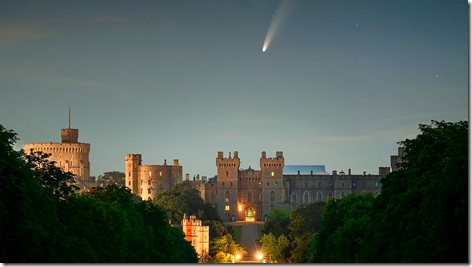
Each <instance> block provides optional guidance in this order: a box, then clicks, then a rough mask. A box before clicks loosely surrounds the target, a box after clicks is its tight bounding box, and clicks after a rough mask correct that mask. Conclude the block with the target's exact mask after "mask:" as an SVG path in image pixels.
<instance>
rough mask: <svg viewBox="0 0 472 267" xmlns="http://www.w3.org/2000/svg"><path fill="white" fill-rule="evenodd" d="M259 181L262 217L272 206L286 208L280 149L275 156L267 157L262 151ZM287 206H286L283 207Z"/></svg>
mask: <svg viewBox="0 0 472 267" xmlns="http://www.w3.org/2000/svg"><path fill="white" fill-rule="evenodd" d="M260 165H261V182H262V214H261V215H262V219H263V220H265V219H266V216H267V217H268V216H269V214H270V213H271V212H272V211H273V210H274V208H281V209H286V210H287V209H288V208H289V207H288V203H287V201H286V200H287V196H286V192H285V191H286V190H285V188H284V173H283V169H284V165H285V160H284V156H283V152H282V151H277V152H276V157H275V158H267V156H266V152H265V151H262V155H261V159H260ZM285 206H287V207H285Z"/></svg>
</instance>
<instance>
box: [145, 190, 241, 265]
mask: <svg viewBox="0 0 472 267" xmlns="http://www.w3.org/2000/svg"><path fill="white" fill-rule="evenodd" d="M153 203H154V204H156V205H157V206H159V207H161V208H162V210H163V211H164V212H165V214H166V215H167V219H168V220H171V221H172V223H173V224H181V223H182V217H183V214H187V216H189V215H196V217H197V219H199V220H201V221H202V225H206V226H209V231H210V233H209V235H210V242H209V243H210V244H209V250H210V251H209V253H208V255H200V257H201V259H200V262H202V263H210V262H213V263H226V262H231V260H235V257H236V255H237V254H240V255H245V254H246V251H245V250H244V249H243V248H242V247H240V246H239V244H237V243H236V241H235V236H234V231H233V228H232V227H231V226H228V225H224V224H223V221H222V220H221V218H220V216H219V215H218V211H217V210H216V208H215V207H213V206H212V205H211V204H210V203H205V202H204V200H203V199H202V197H201V195H200V192H199V191H198V190H196V189H194V188H193V187H192V185H191V184H190V183H189V182H182V183H178V184H177V185H176V186H174V187H173V188H171V189H170V190H164V191H163V192H162V193H160V194H158V195H157V196H156V197H155V198H154V199H153Z"/></svg>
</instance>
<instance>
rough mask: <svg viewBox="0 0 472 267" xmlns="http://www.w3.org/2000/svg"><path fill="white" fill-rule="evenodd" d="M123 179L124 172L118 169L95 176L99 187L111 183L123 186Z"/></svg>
mask: <svg viewBox="0 0 472 267" xmlns="http://www.w3.org/2000/svg"><path fill="white" fill-rule="evenodd" d="M125 181H126V179H125V173H124V172H118V171H111V172H105V173H103V175H99V176H98V177H97V184H98V186H100V187H107V186H108V185H112V184H115V185H118V186H125Z"/></svg>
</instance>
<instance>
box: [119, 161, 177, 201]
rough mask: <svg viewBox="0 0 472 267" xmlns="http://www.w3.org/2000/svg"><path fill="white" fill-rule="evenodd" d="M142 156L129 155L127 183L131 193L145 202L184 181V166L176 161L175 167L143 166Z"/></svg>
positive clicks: (126, 168)
mask: <svg viewBox="0 0 472 267" xmlns="http://www.w3.org/2000/svg"><path fill="white" fill-rule="evenodd" d="M141 162H142V160H141V154H127V155H126V159H125V164H126V167H125V179H126V181H125V183H126V186H127V187H128V188H129V189H131V192H133V193H134V194H136V195H138V196H140V197H141V198H142V199H143V200H151V199H153V198H154V197H156V196H157V194H159V193H161V192H162V191H164V190H168V189H171V188H172V187H174V186H175V185H176V184H177V183H178V182H181V181H182V166H179V160H178V159H174V164H173V165H167V160H164V165H141Z"/></svg>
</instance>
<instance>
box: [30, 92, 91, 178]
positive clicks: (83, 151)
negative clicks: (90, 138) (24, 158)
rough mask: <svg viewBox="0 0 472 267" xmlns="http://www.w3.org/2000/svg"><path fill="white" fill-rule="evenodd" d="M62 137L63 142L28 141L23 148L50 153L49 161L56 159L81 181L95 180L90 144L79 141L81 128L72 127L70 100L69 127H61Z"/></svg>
mask: <svg viewBox="0 0 472 267" xmlns="http://www.w3.org/2000/svg"><path fill="white" fill-rule="evenodd" d="M69 101H70V100H69ZM61 139H62V142H61V143H53V142H49V143H27V144H25V145H24V146H23V149H24V151H25V152H26V153H30V151H31V150H33V151H42V152H44V153H50V154H51V156H50V157H49V161H55V162H56V166H58V167H60V168H62V169H63V170H64V171H66V172H67V171H68V172H71V173H73V174H75V175H76V178H78V179H76V180H78V182H79V183H81V184H83V185H85V184H86V183H91V182H94V181H92V179H90V162H89V153H90V144H87V143H79V130H78V129H71V128H70V102H69V128H66V129H61ZM85 186H86V185H85Z"/></svg>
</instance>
